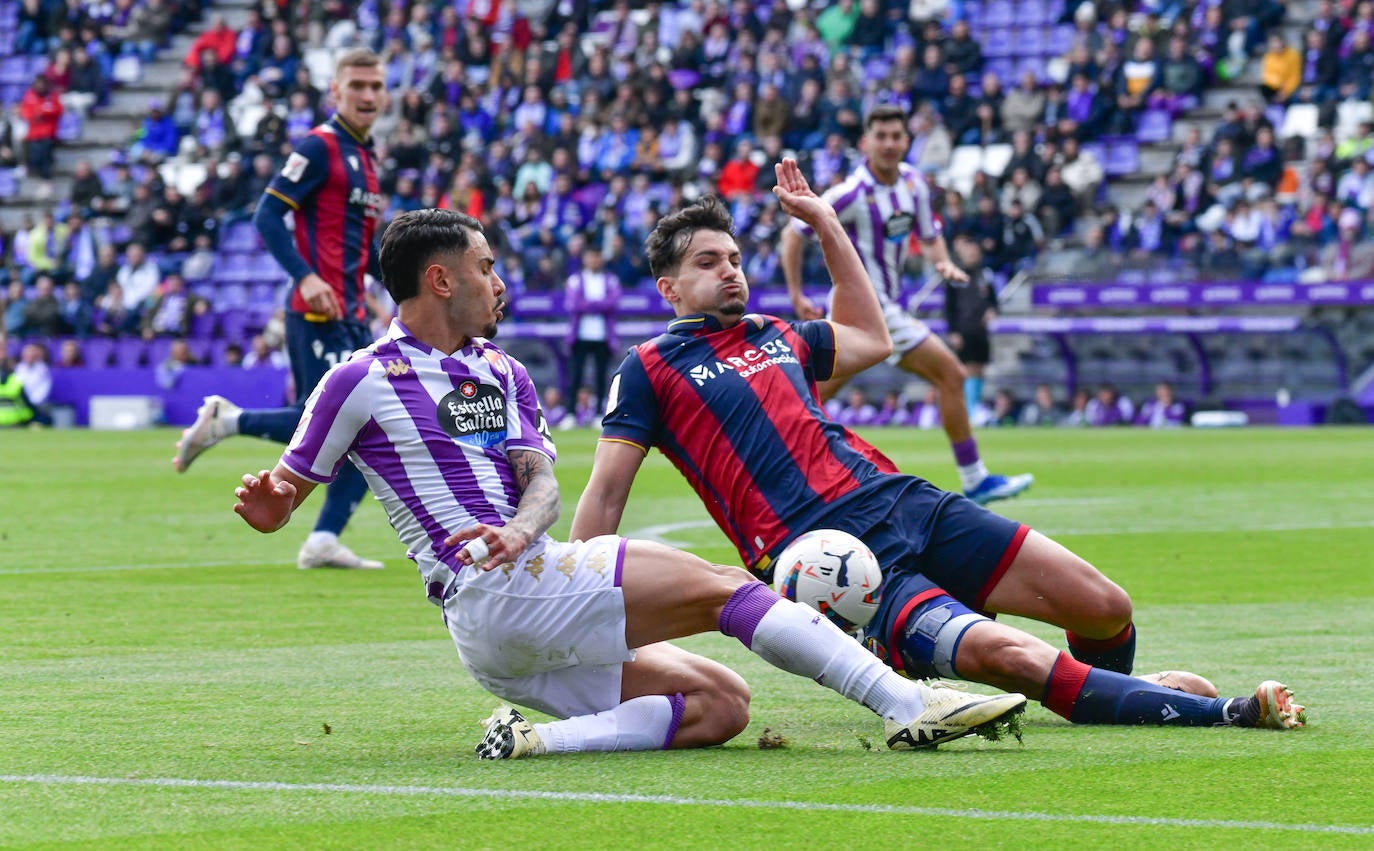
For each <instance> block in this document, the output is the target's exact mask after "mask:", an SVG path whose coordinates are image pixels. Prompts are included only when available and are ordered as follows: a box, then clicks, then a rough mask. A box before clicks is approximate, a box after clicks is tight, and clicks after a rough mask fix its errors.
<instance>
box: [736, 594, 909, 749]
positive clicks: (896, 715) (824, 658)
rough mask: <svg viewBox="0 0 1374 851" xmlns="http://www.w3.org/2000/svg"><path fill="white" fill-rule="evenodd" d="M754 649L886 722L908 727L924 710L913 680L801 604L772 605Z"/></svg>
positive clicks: (757, 632) (757, 630)
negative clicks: (837, 693) (894, 669)
mask: <svg viewBox="0 0 1374 851" xmlns="http://www.w3.org/2000/svg"><path fill="white" fill-rule="evenodd" d="M750 649H752V650H753V651H754V652H755V653H757V654H759V655H760V656H762V657H763V658H764V660H766V661H767V662H769V663H770V664H773V665H776V666H777V667H779V668H782V669H783V670H784V671H787V672H789V673H793V674H796V675H797V676H801V677H806V678H807V679H811V680H815V681H816V682H818V683H820V684H821V685H823V686H825V687H826V688H828V689H831V690H833V691H837V692H839V693H840V694H842V695H844V696H845V697H847V698H849V699H850V700H852V701H855V702H856V703H862V704H863V705H864V706H867V707H868V708H869V709H872V710H873V711H874V712H876V713H878V714H879V715H881V716H883V717H884V718H889V719H892V720H894V721H901V722H903V723H905V722H907V721H910V720H911V719H912V718H915V717H916V716H917V715H920V714H921V711H922V710H923V709H925V701H923V700H922V699H921V695H920V692H919V690H918V689H917V688H916V684H915V683H914V682H911V681H910V680H906V679H903V678H902V677H901V676H900V675H898V674H897V673H896V672H895V671H893V670H892V669H891V668H889V667H887V665H885V664H883V663H882V662H881V661H879V660H878V657H876V656H874V655H873V654H872V653H869V652H868V651H867V650H865V649H864V647H863V645H861V644H859V642H857V641H855V640H854V639H853V638H852V637H851V636H848V635H845V634H844V633H843V632H841V631H840V628H839V627H837V626H835V625H834V624H833V623H831V622H830V621H829V620H828V619H827V618H826V617H825V616H824V615H821V614H817V613H816V612H815V611H814V610H812V609H810V608H808V607H807V606H804V605H802V604H800V603H794V602H792V601H790V600H779V601H778V602H777V603H775V604H773V607H772V608H770V609H769V610H768V612H767V613H766V614H764V616H763V618H762V619H761V620H759V624H758V626H757V627H756V628H755V629H754V635H753V640H752V643H751V644H750Z"/></svg>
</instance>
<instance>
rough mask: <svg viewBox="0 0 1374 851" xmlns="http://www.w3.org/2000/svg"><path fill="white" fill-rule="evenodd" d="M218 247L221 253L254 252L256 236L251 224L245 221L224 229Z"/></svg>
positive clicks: (256, 242) (256, 241)
mask: <svg viewBox="0 0 1374 851" xmlns="http://www.w3.org/2000/svg"><path fill="white" fill-rule="evenodd" d="M219 247H220V250H221V251H244V252H246V251H256V250H257V248H258V235H257V231H256V230H255V229H254V228H253V223H252V222H251V221H248V220H246V219H245V220H243V221H238V222H234V223H233V224H232V225H229V226H228V227H227V228H225V229H224V235H223V236H222V237H221V238H220V241H219Z"/></svg>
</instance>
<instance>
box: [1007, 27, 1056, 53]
mask: <svg viewBox="0 0 1374 851" xmlns="http://www.w3.org/2000/svg"><path fill="white" fill-rule="evenodd" d="M1012 41H1013V46H1012V53H1013V54H1015V55H1016V56H1034V57H1037V58H1038V57H1040V56H1042V55H1044V53H1045V51H1046V49H1047V48H1048V47H1049V44H1048V42H1047V41H1046V39H1045V31H1044V30H1042V29H1041V28H1040V27H1038V26H1027V27H1018V28H1017V29H1016V30H1015V37H1014V38H1013V40H1012Z"/></svg>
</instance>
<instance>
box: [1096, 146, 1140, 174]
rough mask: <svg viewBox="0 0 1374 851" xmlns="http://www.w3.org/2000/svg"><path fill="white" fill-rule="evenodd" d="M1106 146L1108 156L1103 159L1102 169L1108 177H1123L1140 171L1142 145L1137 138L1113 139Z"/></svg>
mask: <svg viewBox="0 0 1374 851" xmlns="http://www.w3.org/2000/svg"><path fill="white" fill-rule="evenodd" d="M1106 147H1107V156H1106V159H1104V160H1103V161H1102V171H1103V172H1105V173H1106V175H1107V176H1108V177H1122V176H1124V175H1127V174H1134V173H1135V172H1136V171H1139V169H1140V147H1139V145H1137V144H1136V141H1135V139H1131V138H1124V137H1123V138H1117V139H1112V140H1111V141H1110V142H1108V143H1107V146H1106Z"/></svg>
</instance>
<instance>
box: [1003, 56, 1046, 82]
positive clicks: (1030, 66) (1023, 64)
mask: <svg viewBox="0 0 1374 851" xmlns="http://www.w3.org/2000/svg"><path fill="white" fill-rule="evenodd" d="M1027 72H1030V73H1032V74H1034V75H1035V79H1037V80H1039V81H1040V82H1041V83H1048V82H1050V77H1049V69H1048V63H1046V62H1045V60H1044V59H1043V58H1041V57H1039V56H1022V57H1021V58H1020V59H1018V60H1017V61H1016V76H1015V77H1013V78H1012V79H1013V81H1019V80H1020V79H1021V78H1022V77H1024V76H1025V75H1026V73H1027Z"/></svg>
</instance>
